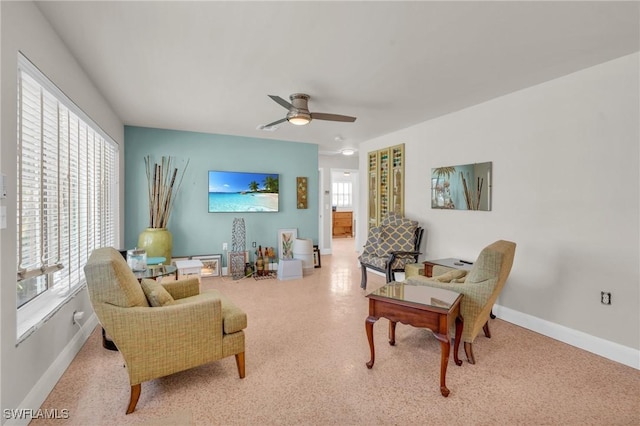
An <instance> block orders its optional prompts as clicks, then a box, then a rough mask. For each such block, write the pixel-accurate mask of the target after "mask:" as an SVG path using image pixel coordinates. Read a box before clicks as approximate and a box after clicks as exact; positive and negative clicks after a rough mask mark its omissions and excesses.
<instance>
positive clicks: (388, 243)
mask: <svg viewBox="0 0 640 426" xmlns="http://www.w3.org/2000/svg"><path fill="white" fill-rule="evenodd" d="M423 232H424V230H423V229H422V228H421V227H419V226H418V222H416V221H413V220H409V219H406V218H404V217H402V216H400V215H399V214H396V213H389V214H388V215H387V216H386V217H385V218H384V219H383V220H382V223H381V224H380V226H375V227H372V228H370V229H369V235H368V237H367V242H366V244H365V245H364V249H363V251H362V254H361V255H360V257H358V260H359V261H360V267H361V268H362V280H361V281H360V287H362V288H363V289H366V288H367V269H373V270H374V271H378V272H383V273H384V274H385V277H386V280H387V282H391V281H394V280H395V272H402V271H404V267H405V265H406V264H408V263H417V262H418V256H419V255H420V251H419V250H420V242H421V241H422V234H423Z"/></svg>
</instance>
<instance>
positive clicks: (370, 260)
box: [358, 253, 388, 269]
mask: <svg viewBox="0 0 640 426" xmlns="http://www.w3.org/2000/svg"><path fill="white" fill-rule="evenodd" d="M387 259H388V257H379V256H378V255H377V254H375V253H362V254H361V255H360V257H358V260H359V261H360V263H364V264H365V265H371V266H373V267H376V268H380V269H385V268H386V267H387Z"/></svg>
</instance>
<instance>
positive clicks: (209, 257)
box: [191, 254, 222, 277]
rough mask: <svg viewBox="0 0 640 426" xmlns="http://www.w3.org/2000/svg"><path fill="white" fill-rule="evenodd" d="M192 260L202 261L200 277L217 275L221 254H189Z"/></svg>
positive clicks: (218, 273)
mask: <svg viewBox="0 0 640 426" xmlns="http://www.w3.org/2000/svg"><path fill="white" fill-rule="evenodd" d="M191 259H193V260H199V261H200V262H202V271H201V272H200V276H201V277H219V276H220V267H221V263H222V255H221V254H203V255H199V256H191Z"/></svg>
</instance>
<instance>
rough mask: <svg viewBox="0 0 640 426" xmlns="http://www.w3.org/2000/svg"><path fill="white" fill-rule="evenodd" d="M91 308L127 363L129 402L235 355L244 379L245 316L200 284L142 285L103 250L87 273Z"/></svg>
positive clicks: (89, 264) (148, 282)
mask: <svg viewBox="0 0 640 426" xmlns="http://www.w3.org/2000/svg"><path fill="white" fill-rule="evenodd" d="M84 273H85V276H86V278H87V288H88V291H89V298H90V299H91V304H92V305H93V309H94V310H95V312H96V316H97V317H98V320H99V321H100V324H101V325H102V327H103V328H104V330H105V331H106V332H107V334H108V335H109V336H110V337H111V339H112V340H113V342H114V343H115V345H116V346H117V348H118V350H119V351H120V353H121V354H122V357H123V358H124V362H125V366H126V368H127V373H128V374H129V382H130V384H131V398H130V401H129V406H128V408H127V414H129V413H132V412H133V410H135V408H136V404H137V403H138V398H139V397H140V391H141V383H142V382H144V381H147V380H152V379H155V378H158V377H163V376H167V375H169V374H173V373H177V372H179V371H183V370H187V369H189V368H193V367H197V366H199V365H202V364H206V363H209V362H212V361H216V360H219V359H222V358H224V357H227V356H231V355H234V356H235V358H236V365H237V367H238V373H239V375H240V378H244V376H245V369H244V331H243V330H244V329H245V328H246V326H247V315H246V314H245V313H244V312H243V311H242V310H240V309H239V308H238V307H236V306H235V305H234V304H233V303H231V301H230V300H229V299H227V298H226V297H224V296H223V295H222V294H220V293H219V292H218V291H216V290H209V291H204V292H202V293H200V286H199V282H198V279H194V278H191V279H186V280H178V281H168V282H167V283H166V284H162V285H161V284H160V283H159V282H157V281H155V280H143V281H142V283H139V282H138V280H137V279H136V277H135V275H134V274H133V272H132V271H131V269H130V268H129V265H127V262H126V261H125V260H124V259H123V257H122V256H121V255H120V253H119V252H118V251H116V250H115V249H113V248H99V249H97V250H94V252H93V253H92V254H91V256H90V257H89V261H88V262H87V265H86V266H85V268H84Z"/></svg>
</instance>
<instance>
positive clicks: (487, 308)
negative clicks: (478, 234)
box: [407, 240, 516, 364]
mask: <svg viewBox="0 0 640 426" xmlns="http://www.w3.org/2000/svg"><path fill="white" fill-rule="evenodd" d="M515 252H516V244H515V243H513V242H511V241H504V240H500V241H496V242H495V243H493V244H491V245H489V246H487V247H485V248H484V249H483V250H482V251H481V252H480V255H479V256H478V259H477V260H476V261H475V263H474V264H473V268H472V269H471V271H469V273H468V274H467V275H466V277H461V276H459V274H456V273H455V271H452V270H450V269H449V271H446V270H445V269H447V268H440V269H439V270H437V269H436V267H435V266H434V276H433V277H429V278H427V277H424V276H414V277H411V278H408V279H407V282H408V283H411V284H419V285H427V286H430V287H439V288H445V289H448V290H453V291H456V292H458V293H462V294H463V295H464V297H463V298H462V301H461V302H460V311H461V312H460V313H461V315H462V318H463V319H464V328H463V331H462V341H463V342H464V350H465V353H466V355H467V360H468V361H469V362H470V363H471V364H475V363H476V361H475V357H474V354H473V346H472V345H473V341H474V340H475V338H476V336H477V335H478V334H479V333H480V330H483V331H484V335H485V336H486V337H489V338H490V337H491V332H490V330H489V317H490V315H491V309H492V308H493V304H494V303H495V302H496V299H497V298H498V296H499V295H500V292H501V291H502V288H503V287H504V285H505V283H506V281H507V277H509V273H510V272H511V266H512V265H513V257H514V255H515ZM458 272H460V271H458ZM436 273H438V275H436ZM449 280H451V281H450V282H449Z"/></svg>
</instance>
